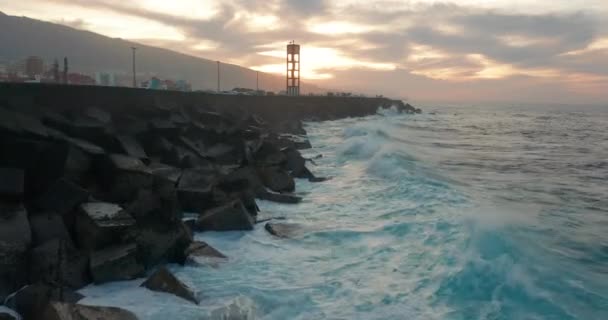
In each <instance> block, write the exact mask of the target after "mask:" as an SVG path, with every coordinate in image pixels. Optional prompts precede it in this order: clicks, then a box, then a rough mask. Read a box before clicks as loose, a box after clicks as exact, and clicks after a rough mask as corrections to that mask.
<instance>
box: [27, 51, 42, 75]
mask: <svg viewBox="0 0 608 320" xmlns="http://www.w3.org/2000/svg"><path fill="white" fill-rule="evenodd" d="M25 74H26V75H27V76H28V77H30V78H36V76H39V75H42V74H44V60H42V58H40V57H37V56H29V57H27V58H26V59H25Z"/></svg>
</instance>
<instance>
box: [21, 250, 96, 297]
mask: <svg viewBox="0 0 608 320" xmlns="http://www.w3.org/2000/svg"><path fill="white" fill-rule="evenodd" d="M30 282H32V283H36V282H43V283H53V284H56V285H59V286H68V287H70V288H74V289H79V288H82V287H84V286H85V285H87V284H88V283H89V282H90V280H89V276H88V258H87V256H86V255H85V254H82V253H80V252H79V251H78V250H76V249H75V248H74V247H73V246H72V244H71V243H70V242H68V241H62V240H58V239H54V240H50V241H48V242H46V243H44V244H42V245H40V246H38V247H36V248H34V249H32V252H31V255H30Z"/></svg>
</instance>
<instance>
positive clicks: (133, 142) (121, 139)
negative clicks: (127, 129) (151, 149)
mask: <svg viewBox="0 0 608 320" xmlns="http://www.w3.org/2000/svg"><path fill="white" fill-rule="evenodd" d="M116 140H117V141H118V144H119V146H120V148H121V151H122V152H124V153H125V154H127V155H129V156H131V157H134V158H139V159H141V160H144V161H147V160H148V155H147V154H146V151H144V148H143V147H142V146H141V144H139V142H138V141H137V139H135V138H134V137H133V136H130V135H118V136H116Z"/></svg>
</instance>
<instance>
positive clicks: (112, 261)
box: [90, 243, 144, 284]
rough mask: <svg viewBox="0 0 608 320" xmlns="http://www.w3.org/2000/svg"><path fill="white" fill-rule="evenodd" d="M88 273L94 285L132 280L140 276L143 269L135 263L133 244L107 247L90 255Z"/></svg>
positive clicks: (134, 246) (135, 250)
mask: <svg viewBox="0 0 608 320" xmlns="http://www.w3.org/2000/svg"><path fill="white" fill-rule="evenodd" d="M90 271H91V275H92V276H93V281H94V282H95V283H96V284H100V283H105V282H110V281H123V280H132V279H135V278H137V277H139V276H141V275H142V274H143V272H144V267H143V266H142V265H141V264H139V262H137V246H136V245H135V244H134V243H131V244H126V245H121V246H115V247H109V248H106V249H103V250H99V251H95V252H94V253H93V254H91V261H90Z"/></svg>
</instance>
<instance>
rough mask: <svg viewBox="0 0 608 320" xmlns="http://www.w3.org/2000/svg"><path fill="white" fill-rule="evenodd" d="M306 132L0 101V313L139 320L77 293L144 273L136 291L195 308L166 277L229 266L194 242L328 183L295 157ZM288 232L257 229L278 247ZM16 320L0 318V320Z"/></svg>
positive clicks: (170, 111)
mask: <svg viewBox="0 0 608 320" xmlns="http://www.w3.org/2000/svg"><path fill="white" fill-rule="evenodd" d="M397 107H398V109H399V110H400V111H402V112H409V113H415V112H419V110H418V109H415V108H413V107H412V106H410V105H403V104H402V103H398V104H397ZM59 110H60V111H59ZM337 117H339V115H335V114H331V113H329V112H325V113H322V114H319V115H317V116H315V117H310V120H330V119H335V118H337ZM302 120H305V119H302V118H300V117H293V116H284V117H281V116H280V115H277V116H274V117H268V116H263V115H261V114H259V113H255V112H249V111H247V109H245V108H242V109H240V110H238V111H235V109H233V108H232V109H227V110H224V109H222V108H217V107H212V106H197V107H193V106H185V105H177V106H175V105H174V106H172V107H170V108H167V107H154V106H150V107H133V108H130V109H123V110H118V109H116V108H104V107H83V108H78V109H74V108H72V109H69V110H61V109H60V108H45V107H31V106H30V107H28V108H19V107H18V106H16V105H14V104H6V105H4V104H3V103H2V102H1V101H0V304H2V302H4V303H3V304H4V305H5V306H6V307H8V308H10V309H12V310H13V311H15V312H17V313H18V314H19V315H20V316H21V317H22V318H23V319H25V320H29V319H36V320H47V319H48V320H51V319H52V320H64V319H66V320H67V319H108V320H112V319H136V317H135V315H133V314H132V313H130V312H129V311H126V310H121V309H117V308H110V307H91V306H84V305H79V304H77V302H78V301H79V300H80V299H82V298H83V296H82V295H80V294H79V293H77V292H76V291H77V290H78V289H80V288H82V287H84V286H87V285H89V284H91V283H94V284H102V283H107V282H111V281H122V280H130V279H135V278H141V277H146V275H148V276H149V277H148V278H147V280H146V281H145V282H143V284H142V286H143V287H145V288H147V289H149V290H154V291H163V292H168V293H171V294H174V295H176V296H178V297H181V298H183V299H185V300H187V301H189V302H191V303H198V302H199V299H200V298H199V297H197V295H196V294H195V292H192V290H190V289H189V288H188V287H187V285H185V284H184V283H182V282H181V281H180V280H179V279H177V278H176V277H175V276H174V275H172V274H171V273H170V272H169V271H168V270H167V269H165V268H164V267H162V265H163V264H165V263H180V264H184V263H188V262H189V261H190V260H191V259H193V257H208V258H211V259H225V258H226V257H225V256H224V255H223V254H222V253H220V252H218V251H217V250H215V249H214V248H212V247H211V246H209V245H207V244H206V243H202V242H197V241H194V240H193V236H192V234H193V232H204V231H210V230H213V231H231V230H252V229H253V228H254V225H255V224H256V222H257V221H256V217H257V216H258V212H259V209H258V207H257V205H256V199H264V200H269V201H275V202H282V203H290V204H292V203H298V202H299V201H301V198H300V197H298V196H296V195H295V194H294V191H295V189H296V184H295V180H294V179H296V178H300V179H308V180H310V181H313V182H323V181H325V180H326V178H325V177H318V176H315V175H314V173H313V172H311V170H309V169H308V168H307V167H306V164H307V159H305V158H303V157H302V155H301V154H300V152H299V150H301V149H305V148H310V147H311V146H310V143H309V141H308V140H307V138H306V131H305V130H304V128H303V126H302ZM184 212H189V213H195V214H196V215H195V218H189V219H186V218H184V215H183V213H184ZM292 228H293V227H292V226H289V225H283V226H282V225H280V224H274V225H273V224H270V225H266V229H267V230H268V231H269V232H271V233H273V234H275V235H277V236H279V237H285V236H288V235H287V234H288V233H289V232H290V230H291V229H292ZM2 310H5V311H2ZM15 318H16V317H15V315H14V314H13V313H12V312H11V311H8V309H0V319H1V320H4V319H15Z"/></svg>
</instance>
